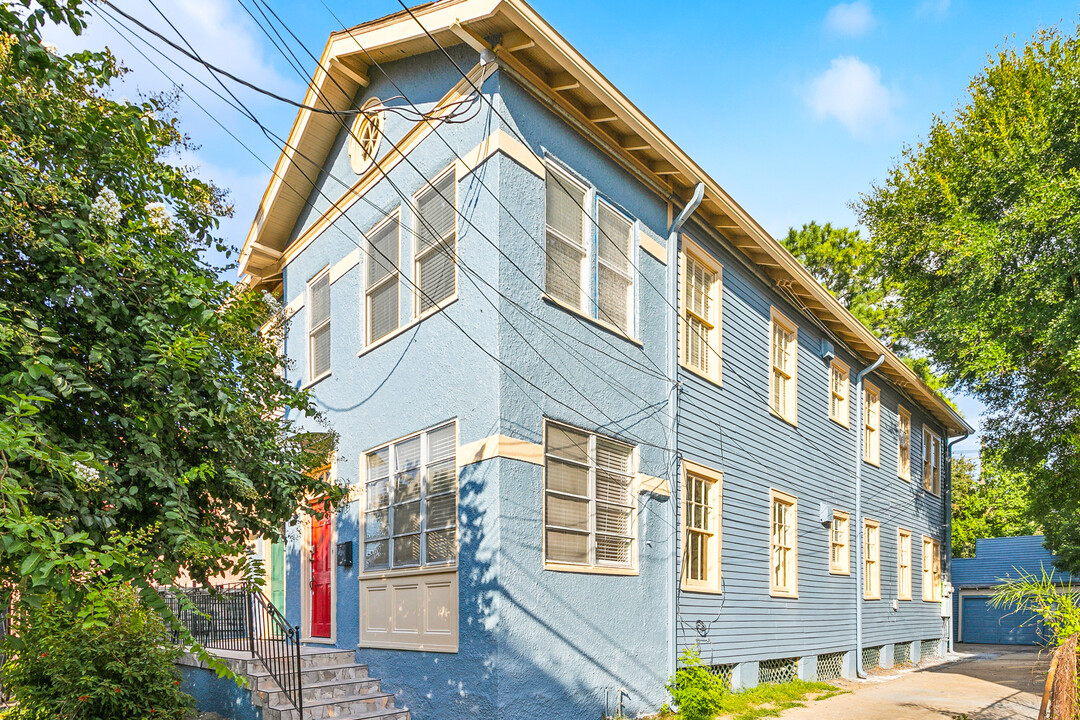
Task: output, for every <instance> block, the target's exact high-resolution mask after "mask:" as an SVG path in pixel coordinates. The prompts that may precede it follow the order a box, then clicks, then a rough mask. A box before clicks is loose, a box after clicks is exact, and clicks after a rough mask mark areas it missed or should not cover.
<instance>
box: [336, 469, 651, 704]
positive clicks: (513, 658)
mask: <svg viewBox="0 0 1080 720" xmlns="http://www.w3.org/2000/svg"><path fill="white" fill-rule="evenodd" d="M502 462H503V463H510V462H515V461H506V460H503V461H502ZM499 470H500V461H498V460H489V461H485V462H482V463H477V464H473V465H468V466H465V467H464V468H462V469H461V474H460V478H459V487H460V490H459V508H458V522H459V530H458V535H459V556H458V586H459V593H458V594H459V606H458V613H459V642H458V652H457V653H435V652H411V651H387V650H380V649H369V648H360V649H359V650H358V652H357V659H358V662H361V663H365V664H367V665H368V667H369V669H370V672H371V674H372V676H373V677H378V678H381V679H382V681H383V689H384V691H386V692H391V693H394V695H395V697H396V703H397V705H398V706H399V707H407V708H408V709H409V710H410V711H411V714H412V717H413V719H414V720H435V719H436V718H438V719H439V720H444V719H445V720H458V719H461V720H464V719H465V718H470V719H472V718H478V717H479V718H504V717H505V718H513V720H527V719H528V718H543V719H544V720H581V718H596V717H598V716H600V715H601V714H602V713H603V714H614V711H615V708H616V704H617V702H618V690H619V688H620V687H623V686H634V685H640V684H642V683H641V678H642V677H646V678H647V677H648V676H649V675H650V672H649V669H648V668H647V667H646V666H645V663H644V662H642V661H639V660H638V659H637V658H636V657H635V653H634V650H633V648H630V647H623V648H622V650H623V656H624V657H623V658H622V662H621V663H618V665H619V666H620V667H621V668H622V670H623V672H622V674H623V675H634V674H639V675H640V676H641V677H638V678H632V677H619V676H617V675H616V674H615V673H614V672H613V671H612V670H611V667H612V660H613V659H612V658H610V657H605V656H603V655H602V654H601V653H599V652H597V650H602V648H597V649H592V648H590V647H587V646H586V640H585V639H584V638H583V637H572V636H570V635H569V634H568V633H567V632H566V631H565V630H560V629H559V628H556V627H553V626H552V625H551V624H550V622H549V621H548V620H545V617H551V616H552V613H549V612H546V611H544V610H541V611H540V612H537V609H538V608H544V607H545V606H548V607H555V606H557V613H556V615H558V614H559V613H561V616H563V617H571V616H572V621H571V623H570V627H573V626H577V627H580V628H583V629H584V631H585V633H587V634H588V635H589V636H590V637H591V636H601V635H602V633H603V632H604V631H603V630H602V629H601V628H599V627H597V626H596V625H595V624H594V623H593V622H592V621H591V620H590V619H589V618H588V617H586V616H585V615H583V614H582V613H581V612H580V611H578V610H577V609H576V608H575V606H574V604H573V603H570V602H568V601H567V600H565V599H563V598H558V597H552V596H549V595H545V594H544V590H545V583H544V582H543V579H542V578H541V577H539V575H538V573H539V572H542V571H539V570H538V573H532V572H528V571H527V569H524V568H521V567H520V566H519V565H518V564H517V563H516V561H514V560H511V559H508V556H507V554H506V553H498V549H499V547H500V544H499V531H500V514H499V510H500V507H499V501H498V496H499V493H498V488H497V482H498V472H499ZM504 527H505V526H504ZM515 540H518V539H515ZM535 552H536V557H537V558H538V559H539V553H540V549H539V546H537V547H536V548H535ZM500 562H502V563H512V564H514V565H515V572H518V573H521V572H523V571H524V572H527V583H526V586H528V587H532V588H535V590H536V596H535V597H533V598H530V599H519V598H515V597H514V596H513V595H512V594H511V593H510V592H509V591H508V590H507V588H506V587H504V586H503V585H502V583H501V582H500V579H499V578H500V568H499V563H500ZM537 567H538V566H537ZM608 599H610V598H608ZM598 600H599V601H603V600H604V599H603V598H599V599H598ZM509 618H513V623H514V624H513V626H511V625H510V621H509ZM536 638H543V639H545V640H544V642H538V641H537V640H536ZM602 640H603V641H604V642H606V643H608V646H609V647H618V646H619V645H618V644H617V643H616V640H615V639H612V638H608V637H606V636H603V637H602ZM560 648H564V649H565V650H564V651H563V652H560ZM635 679H636V680H637V682H634V681H635ZM605 696H606V697H605ZM605 704H606V706H605ZM639 704H640V698H639ZM640 709H641V710H645V709H652V710H655V707H653V708H645V707H642V708H640Z"/></svg>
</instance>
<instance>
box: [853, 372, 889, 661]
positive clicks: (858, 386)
mask: <svg viewBox="0 0 1080 720" xmlns="http://www.w3.org/2000/svg"><path fill="white" fill-rule="evenodd" d="M883 362H885V356H884V355H878V359H877V360H875V361H874V364H873V365H871V366H870V367H868V368H864V369H863V370H861V371H860V372H859V374H858V375H856V376H855V392H856V396H857V398H858V399H857V407H858V415H856V418H857V421H856V422H857V424H856V431H855V436H856V440H855V522H857V523H858V530H857V531H856V533H855V538H856V544H855V674H856V675H857V676H859V677H866V673H865V672H864V669H863V664H862V650H863V632H862V608H863V583H864V582H865V580H864V578H863V572H865V567H864V565H863V547H864V543H865V542H866V538H864V537H863V533H864V532H865V530H864V524H863V517H862V465H863V443H864V442H865V441H866V431H865V422H864V420H863V412H865V411H864V410H863V403H864V402H865V393H864V392H863V379H864V378H865V377H866V376H867V375H869V374H870V373H872V372H873V371H875V370H877V369H878V368H879V367H880V366H881V363H883Z"/></svg>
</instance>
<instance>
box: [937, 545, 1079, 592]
mask: <svg viewBox="0 0 1080 720" xmlns="http://www.w3.org/2000/svg"><path fill="white" fill-rule="evenodd" d="M1043 540H1044V538H1043V536H1042V535H1023V536H1020V537H1004V538H983V539H979V540H976V541H975V557H973V558H956V559H955V560H953V576H952V583H953V585H955V586H956V587H959V588H963V587H989V586H991V585H997V584H998V583H1000V582H1001V581H1002V580H1008V579H1016V578H1017V577H1019V576H1020V575H1021V574H1028V575H1035V576H1037V577H1041V576H1042V572H1043V570H1045V571H1046V572H1047V573H1050V572H1053V573H1054V578H1055V579H1056V580H1058V581H1059V582H1062V583H1067V582H1069V581H1070V580H1071V576H1070V575H1069V573H1067V572H1064V571H1061V570H1057V569H1055V568H1054V556H1053V554H1052V553H1051V552H1050V551H1049V550H1047V549H1046V548H1045V547H1043Z"/></svg>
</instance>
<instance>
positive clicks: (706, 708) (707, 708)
mask: <svg viewBox="0 0 1080 720" xmlns="http://www.w3.org/2000/svg"><path fill="white" fill-rule="evenodd" d="M666 687H667V691H668V692H669V693H671V700H672V702H674V703H675V705H676V706H678V708H679V717H681V718H683V719H684V720H712V718H714V717H716V715H717V713H719V712H720V705H721V703H722V702H723V699H724V695H725V693H727V686H726V685H725V684H724V681H723V680H721V679H720V678H719V677H717V676H716V675H714V674H712V673H711V672H709V668H708V667H706V666H705V664H704V663H702V661H701V655H700V654H699V653H698V650H697V648H686V649H684V650H683V651H682V654H681V655H680V656H679V668H678V669H677V670H676V671H675V677H673V678H671V679H670V680H669V681H668V683H667V686H666Z"/></svg>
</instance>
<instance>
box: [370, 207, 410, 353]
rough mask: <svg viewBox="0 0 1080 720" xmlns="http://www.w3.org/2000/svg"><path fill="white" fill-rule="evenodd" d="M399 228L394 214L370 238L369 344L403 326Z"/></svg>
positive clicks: (378, 226) (373, 231) (398, 219)
mask: <svg viewBox="0 0 1080 720" xmlns="http://www.w3.org/2000/svg"><path fill="white" fill-rule="evenodd" d="M400 228H401V223H400V216H399V215H398V214H397V213H395V214H394V215H393V216H391V217H390V218H389V219H387V220H386V221H385V222H383V223H381V224H379V225H377V226H375V228H374V229H373V230H371V231H370V232H369V233H368V235H367V240H368V248H367V249H368V252H367V253H366V254H367V273H366V279H367V283H366V286H365V289H364V293H365V308H366V312H365V316H366V319H367V322H366V326H367V342H368V343H369V344H370V343H373V342H376V341H377V340H380V339H381V338H384V337H386V336H387V335H389V334H390V333H392V332H394V331H395V330H397V329H398V327H399V325H400V324H401V323H400V319H401V317H400V313H401V302H400V291H399V286H400V284H401V279H400V275H401V273H400V271H399V270H398V259H399V256H400V247H401V246H400V238H399V234H400Z"/></svg>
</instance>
